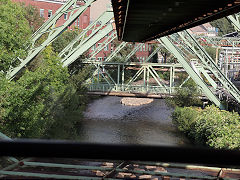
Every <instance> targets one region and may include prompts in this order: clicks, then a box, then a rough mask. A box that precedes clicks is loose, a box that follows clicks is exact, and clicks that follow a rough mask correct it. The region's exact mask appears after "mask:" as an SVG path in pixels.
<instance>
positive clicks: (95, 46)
mask: <svg viewBox="0 0 240 180" xmlns="http://www.w3.org/2000/svg"><path fill="white" fill-rule="evenodd" d="M101 45H102V43H98V44H97V45H96V44H95V45H94V46H92V48H91V49H92V51H94V50H95V49H96V48H97V47H99V46H101ZM104 51H108V45H107V46H105V47H104Z"/></svg>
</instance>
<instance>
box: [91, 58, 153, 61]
mask: <svg viewBox="0 0 240 180" xmlns="http://www.w3.org/2000/svg"><path fill="white" fill-rule="evenodd" d="M106 58H107V57H97V58H96V60H98V61H102V60H104V61H105V60H106ZM147 58H148V57H137V59H138V60H139V61H140V62H143V61H145V60H147Z"/></svg>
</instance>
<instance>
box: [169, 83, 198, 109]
mask: <svg viewBox="0 0 240 180" xmlns="http://www.w3.org/2000/svg"><path fill="white" fill-rule="evenodd" d="M199 96H200V93H199V89H198V86H197V85H196V83H195V82H194V81H193V80H189V81H188V82H187V83H185V84H184V86H183V87H182V88H180V89H178V90H177V92H176V94H175V96H174V97H173V98H168V99H167V104H168V105H170V106H173V107H176V106H179V107H185V106H187V107H189V106H201V104H202V103H201V100H200V99H199Z"/></svg>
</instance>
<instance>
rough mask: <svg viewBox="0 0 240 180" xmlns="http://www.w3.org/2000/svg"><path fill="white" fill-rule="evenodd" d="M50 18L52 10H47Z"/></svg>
mask: <svg viewBox="0 0 240 180" xmlns="http://www.w3.org/2000/svg"><path fill="white" fill-rule="evenodd" d="M51 16H52V10H48V18H50V17H51Z"/></svg>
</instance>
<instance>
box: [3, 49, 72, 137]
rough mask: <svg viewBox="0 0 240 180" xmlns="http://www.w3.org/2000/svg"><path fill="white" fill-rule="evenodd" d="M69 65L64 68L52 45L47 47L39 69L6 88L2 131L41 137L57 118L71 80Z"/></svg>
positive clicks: (10, 133) (27, 73)
mask: <svg viewBox="0 0 240 180" xmlns="http://www.w3.org/2000/svg"><path fill="white" fill-rule="evenodd" d="M68 77H69V75H68V72H67V68H63V67H62V64H61V63H60V62H59V59H58V58H57V56H55V54H54V53H53V52H52V49H51V47H48V48H46V50H45V51H44V60H43V63H42V64H41V65H40V67H39V68H38V69H36V71H34V72H31V71H28V70H26V72H25V73H24V74H23V76H22V77H21V78H20V79H19V80H18V81H16V82H9V83H8V84H6V82H5V80H2V81H3V82H5V83H4V84H6V87H7V90H6V87H5V88H2V91H1V93H2V94H0V97H2V98H3V100H2V104H1V107H2V111H4V112H3V113H2V119H1V124H2V126H1V127H0V129H1V131H3V132H4V133H6V134H8V135H9V136H11V137H25V138H26V137H33V138H37V137H41V136H43V134H44V132H45V131H46V130H47V129H48V127H49V126H51V124H52V123H53V122H54V118H53V117H54V114H55V113H56V111H57V109H59V108H60V107H58V105H59V104H58V103H56V102H58V98H59V97H60V96H61V95H62V94H63V93H64V91H65V89H66V88H67V85H68V84H69V83H68Z"/></svg>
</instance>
